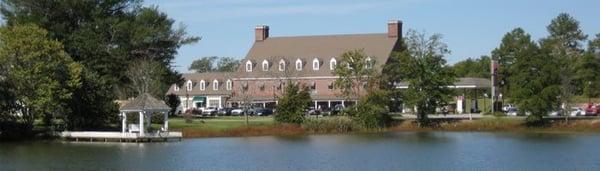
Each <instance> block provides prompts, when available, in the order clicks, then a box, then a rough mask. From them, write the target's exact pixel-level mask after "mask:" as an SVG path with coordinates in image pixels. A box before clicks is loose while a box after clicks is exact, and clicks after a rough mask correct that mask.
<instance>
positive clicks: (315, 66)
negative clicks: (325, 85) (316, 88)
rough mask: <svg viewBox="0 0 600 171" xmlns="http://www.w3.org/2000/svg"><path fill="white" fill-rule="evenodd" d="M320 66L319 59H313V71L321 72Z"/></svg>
mask: <svg viewBox="0 0 600 171" xmlns="http://www.w3.org/2000/svg"><path fill="white" fill-rule="evenodd" d="M319 66H321V65H320V64H319V59H317V58H315V59H313V70H319Z"/></svg>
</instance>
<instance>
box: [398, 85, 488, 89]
mask: <svg viewBox="0 0 600 171" xmlns="http://www.w3.org/2000/svg"><path fill="white" fill-rule="evenodd" d="M447 87H448V88H486V87H477V86H476V85H449V86H447ZM396 88H398V89H407V88H408V86H405V85H403V86H396Z"/></svg>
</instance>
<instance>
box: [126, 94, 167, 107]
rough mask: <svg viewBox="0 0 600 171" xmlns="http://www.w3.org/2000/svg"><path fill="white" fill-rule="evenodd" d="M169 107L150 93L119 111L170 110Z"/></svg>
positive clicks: (139, 97) (130, 102)
mask: <svg viewBox="0 0 600 171" xmlns="http://www.w3.org/2000/svg"><path fill="white" fill-rule="evenodd" d="M169 109H171V108H169V106H167V105H166V104H165V102H164V101H162V100H158V99H156V98H154V97H152V95H150V94H148V93H144V94H141V95H139V96H138V97H136V98H135V99H133V100H131V101H129V102H127V104H125V105H123V106H122V107H121V108H120V109H119V110H121V111H140V110H169Z"/></svg>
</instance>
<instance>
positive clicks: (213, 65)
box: [189, 56, 240, 73]
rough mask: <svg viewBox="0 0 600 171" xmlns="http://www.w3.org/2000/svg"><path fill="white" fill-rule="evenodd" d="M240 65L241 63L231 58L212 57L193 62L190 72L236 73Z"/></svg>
mask: <svg viewBox="0 0 600 171" xmlns="http://www.w3.org/2000/svg"><path fill="white" fill-rule="evenodd" d="M239 65H240V61H239V60H236V59H233V58H231V57H216V56H210V57H203V58H201V59H198V60H195V61H193V62H192V64H191V65H190V67H189V70H194V71H195V72H197V73H204V72H212V71H218V72H234V71H235V70H236V69H237V68H238V66H239Z"/></svg>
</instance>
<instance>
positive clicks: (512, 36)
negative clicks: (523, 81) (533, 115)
mask: <svg viewBox="0 0 600 171" xmlns="http://www.w3.org/2000/svg"><path fill="white" fill-rule="evenodd" d="M530 43H531V37H530V36H529V35H528V34H527V33H525V30H523V29H521V28H515V29H513V30H512V31H510V32H508V33H506V34H505V35H504V37H503V38H502V43H501V44H500V46H499V47H498V48H495V49H494V50H493V51H492V59H495V60H498V64H499V67H498V71H497V72H498V73H497V74H498V76H497V77H496V79H497V80H498V83H499V85H498V86H499V88H500V91H501V92H502V94H503V95H504V96H505V97H508V95H509V94H510V92H509V89H510V87H511V83H510V81H509V79H508V78H509V77H510V76H511V74H512V73H511V72H510V67H511V66H512V64H513V63H515V62H516V58H517V56H518V55H519V54H521V53H523V51H526V48H527V47H528V45H529V44H530Z"/></svg>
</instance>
